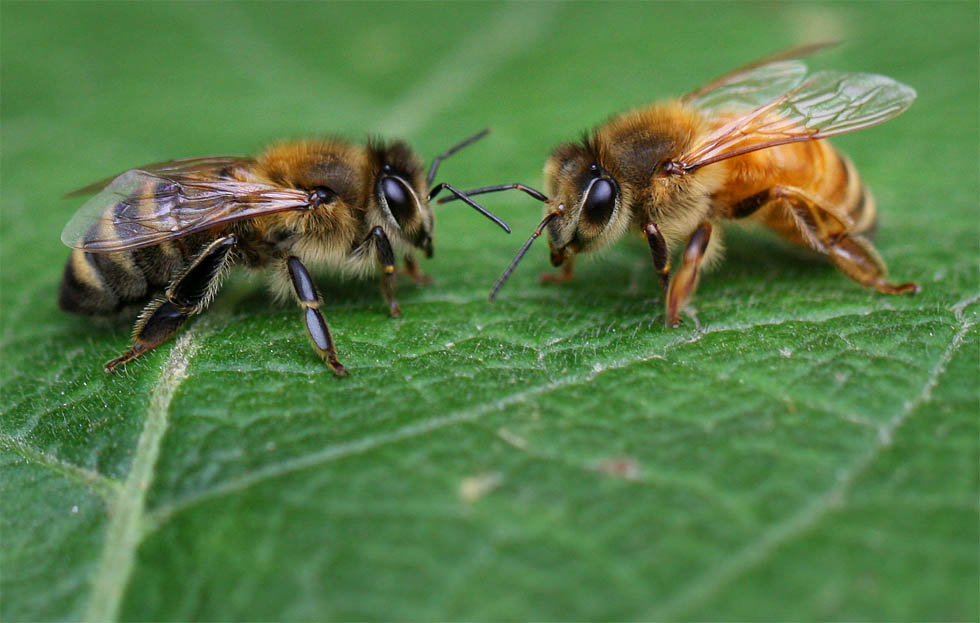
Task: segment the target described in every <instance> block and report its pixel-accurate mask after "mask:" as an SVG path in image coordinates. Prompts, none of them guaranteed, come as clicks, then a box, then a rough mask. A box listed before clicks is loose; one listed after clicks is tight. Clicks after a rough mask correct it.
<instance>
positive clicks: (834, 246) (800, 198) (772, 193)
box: [737, 186, 920, 294]
mask: <svg viewBox="0 0 980 623" xmlns="http://www.w3.org/2000/svg"><path fill="white" fill-rule="evenodd" d="M750 204H751V207H752V209H751V211H746V212H748V213H751V212H754V211H755V210H758V209H760V208H771V207H773V206H779V205H782V206H786V207H788V208H789V209H784V210H778V209H775V210H774V209H769V210H767V211H766V212H764V213H763V221H764V222H765V223H766V224H767V225H768V226H769V227H771V228H772V229H774V230H775V231H776V232H777V233H779V234H780V235H782V236H783V237H784V238H786V239H788V240H789V241H790V242H794V243H796V244H801V245H804V246H809V247H811V248H813V249H815V250H816V251H818V252H820V253H823V254H824V255H826V256H827V257H828V258H829V259H830V261H831V262H833V264H834V266H836V267H837V268H838V270H840V271H841V272H842V273H844V274H845V275H847V276H848V277H850V278H851V279H853V280H854V281H856V282H858V283H860V284H861V285H863V286H866V287H870V288H875V289H876V290H878V291H879V292H883V293H885V294H904V293H916V292H918V291H919V290H920V288H919V285H918V284H916V283H913V282H907V283H898V284H896V283H892V282H890V281H888V280H887V279H886V278H885V276H886V274H887V268H886V267H885V262H884V260H882V259H881V256H880V255H879V254H878V251H877V250H876V249H875V248H874V245H873V244H871V241H870V240H868V239H867V238H865V237H864V236H863V235H861V234H860V233H854V232H853V231H852V227H853V225H852V223H851V221H850V218H849V217H847V216H844V215H842V214H841V213H840V210H838V209H836V208H835V207H834V206H832V205H827V204H826V203H825V202H823V201H822V200H820V199H819V198H817V197H814V196H812V195H810V194H809V193H806V192H805V191H802V190H800V189H797V188H793V187H788V186H776V187H773V188H770V189H769V190H766V191H763V192H762V193H759V194H758V195H757V196H754V197H750V198H749V199H747V200H745V201H743V202H742V203H741V204H740V205H750ZM744 215H747V214H739V215H737V216H744Z"/></svg>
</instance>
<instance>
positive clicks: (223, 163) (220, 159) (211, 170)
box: [65, 156, 252, 199]
mask: <svg viewBox="0 0 980 623" xmlns="http://www.w3.org/2000/svg"><path fill="white" fill-rule="evenodd" d="M251 162H252V160H251V159H250V158H247V157H245V156H201V157H199V158H183V159H181V160H167V161H166V162H154V163H153V164H144V165H143V166H139V167H136V170H139V171H146V172H147V173H156V174H158V175H190V174H195V173H196V174H198V175H200V176H202V177H205V176H207V175H209V174H210V175H216V174H217V173H218V172H220V171H221V170H222V169H226V168H228V167H236V166H244V165H247V164H249V163H251ZM120 175H122V173H118V174H116V175H113V176H112V177H107V178H105V179H104V180H99V181H98V182H93V183H91V184H89V185H88V186H84V187H82V188H79V189H77V190H73V191H71V192H70V193H67V194H66V195H65V199H67V198H69V197H80V196H82V195H91V194H94V193H97V192H99V191H100V190H102V189H103V188H105V187H106V186H108V185H109V184H111V183H112V181H113V180H115V179H117V178H118V177H119V176H120Z"/></svg>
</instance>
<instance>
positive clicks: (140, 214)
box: [58, 130, 510, 376]
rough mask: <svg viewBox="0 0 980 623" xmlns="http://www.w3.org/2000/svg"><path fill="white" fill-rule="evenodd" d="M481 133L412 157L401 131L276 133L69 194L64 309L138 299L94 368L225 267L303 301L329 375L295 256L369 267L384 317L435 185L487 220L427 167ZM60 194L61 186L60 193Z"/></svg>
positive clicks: (196, 309) (168, 317)
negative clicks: (372, 137)
mask: <svg viewBox="0 0 980 623" xmlns="http://www.w3.org/2000/svg"><path fill="white" fill-rule="evenodd" d="M486 133H487V131H486V130H484V131H483V132H480V133H479V134H477V135H475V136H472V137H470V138H468V139H467V140H465V141H463V142H462V143H460V144H458V145H456V146H455V147H453V148H451V149H449V150H448V151H446V152H445V153H443V154H441V155H440V156H437V157H436V158H435V159H434V160H433V161H432V164H431V166H430V167H429V171H428V173H427V174H425V173H423V168H422V164H421V162H420V161H419V159H418V157H417V156H416V155H415V154H414V153H413V152H412V150H411V149H410V148H409V147H408V146H407V145H406V144H405V143H403V142H401V141H394V142H388V143H385V142H370V143H369V144H367V145H354V144H350V143H347V142H344V141H340V140H306V141H294V142H287V143H282V144H280V145H276V146H273V147H270V148H269V149H267V150H266V151H265V152H264V153H262V154H261V155H259V156H257V157H254V158H249V157H240V156H207V157H203V158H192V159H187V160H175V161H171V162H164V163H157V164H152V165H147V166H143V167H139V168H136V169H132V170H130V171H126V172H125V173H122V174H121V175H119V176H117V177H115V178H111V179H108V180H104V181H102V182H98V183H96V184H93V185H91V186H87V187H85V188H83V189H80V190H78V191H75V192H74V193H71V195H78V194H86V193H94V192H98V194H97V195H96V196H95V197H93V198H92V199H91V200H89V201H88V202H87V203H86V204H85V205H84V206H82V208H81V209H80V210H79V211H78V213H77V214H75V216H74V217H73V218H72V220H71V221H70V222H69V223H68V225H67V226H66V227H65V230H64V232H63V233H62V236H61V239H62V241H64V243H65V244H67V245H68V246H70V247H73V250H72V253H71V257H70V258H69V260H68V263H67V264H66V266H65V273H64V279H63V280H62V282H61V290H60V295H59V299H58V302H59V305H60V306H61V308H62V309H63V310H65V311H69V312H74V313H79V314H90V315H107V314H111V313H114V312H117V311H119V310H120V309H122V308H123V307H126V306H129V305H131V304H140V305H145V307H144V308H143V311H142V313H141V314H140V315H139V319H138V321H137V322H136V326H135V328H134V330H133V344H132V346H131V347H130V348H129V349H128V350H127V351H126V352H125V353H123V354H122V355H120V356H119V357H116V358H115V359H113V360H112V361H109V362H108V363H107V364H106V365H105V369H106V371H107V372H112V371H113V370H115V369H116V367H117V366H119V365H121V364H125V363H126V362H129V361H131V360H133V359H135V358H137V357H139V356H140V355H142V354H144V353H146V352H148V351H150V350H152V349H153V348H155V347H157V346H158V345H160V344H161V343H163V342H164V341H165V340H167V339H168V338H169V337H170V336H172V335H173V334H174V333H175V332H176V331H177V330H178V329H180V327H181V326H182V325H183V324H184V323H185V322H186V321H187V319H188V318H190V317H191V316H193V315H194V314H198V313H200V312H202V311H204V309H205V308H206V307H207V306H208V304H209V303H210V302H211V300H212V298H213V297H214V295H215V293H216V292H217V290H218V287H219V284H220V282H221V278H222V276H223V275H224V274H225V273H226V272H227V269H228V268H229V267H231V266H233V265H236V264H239V265H244V266H246V267H249V268H264V269H268V270H270V271H271V272H272V273H273V276H274V277H275V278H274V280H273V283H274V289H275V290H276V291H277V293H278V294H280V295H283V294H285V293H287V292H289V291H290V290H291V291H292V292H293V293H294V294H295V296H296V298H297V300H298V301H299V304H300V306H301V307H302V308H303V313H304V318H305V322H306V328H307V330H308V333H309V337H310V340H311V341H312V343H313V347H314V348H315V349H316V351H317V353H318V354H319V355H320V356H321V357H322V358H324V359H325V360H326V362H327V363H328V364H329V365H330V367H331V368H332V370H333V372H334V373H335V374H336V375H338V376H344V375H346V374H347V371H346V370H345V368H344V366H343V365H341V363H340V362H339V361H338V360H337V354H336V352H335V349H334V343H333V340H332V338H331V336H330V331H329V329H328V328H327V323H326V321H325V320H324V318H323V315H322V314H321V313H320V311H319V307H320V295H319V294H318V293H317V290H316V287H315V286H314V283H313V280H312V278H311V277H310V274H309V272H308V271H307V269H306V266H305V265H306V264H311V265H315V266H322V267H325V268H329V269H333V270H335V271H338V272H340V273H344V274H348V275H365V274H368V273H370V272H372V271H374V270H377V269H380V271H381V285H382V292H383V294H384V297H385V299H386V300H387V303H388V308H389V313H390V314H391V316H393V317H394V316H398V315H400V313H401V311H400V308H399V306H398V302H397V301H396V299H395V279H396V259H395V258H396V255H399V254H400V255H402V256H403V258H404V263H405V270H406V272H407V274H408V275H409V276H410V277H411V278H413V279H414V280H416V281H418V282H425V281H426V280H427V277H426V276H425V275H424V274H423V273H422V272H421V271H420V270H419V267H418V264H417V263H416V261H415V259H414V256H415V253H416V252H418V251H421V252H422V253H424V254H425V256H426V257H431V256H432V232H433V226H434V216H433V212H432V209H431V207H430V201H431V200H432V199H433V198H434V197H435V196H436V195H437V194H439V192H440V191H442V190H446V191H448V192H450V193H453V194H455V195H457V196H459V197H460V199H462V200H464V201H465V202H466V203H467V204H469V205H470V206H471V207H473V208H475V209H476V210H478V211H480V212H481V213H482V214H484V215H485V216H487V217H488V218H490V219H491V220H492V221H494V222H495V223H497V224H498V225H499V226H500V227H502V228H503V229H504V230H505V231H507V232H508V233H509V232H510V229H509V228H508V227H507V225H506V224H504V223H503V222H502V221H501V220H500V219H498V218H497V217H496V216H494V215H493V214H491V213H490V212H488V211H486V210H485V209H484V208H483V207H482V206H480V205H479V204H477V203H476V202H474V201H473V200H472V199H469V198H467V197H466V196H465V195H462V193H460V192H459V191H458V190H456V189H455V188H454V187H452V186H451V185H449V184H446V183H441V184H437V185H435V186H432V182H433V180H434V178H435V175H436V171H437V169H438V166H439V163H440V162H441V161H442V160H443V159H444V158H446V157H448V156H450V155H452V154H453V153H455V152H457V151H458V150H460V149H462V148H463V147H466V146H467V145H469V144H471V143H473V142H474V141H476V140H478V139H480V138H482V137H483V136H484V135H486ZM71 195H70V196H71Z"/></svg>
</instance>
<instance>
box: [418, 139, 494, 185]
mask: <svg viewBox="0 0 980 623" xmlns="http://www.w3.org/2000/svg"><path fill="white" fill-rule="evenodd" d="M489 133H490V128H485V129H483V130H481V131H479V132H477V133H476V134H474V135H473V136H471V137H469V138H468V139H466V140H465V141H463V142H461V143H458V144H456V145H453V146H452V147H450V148H449V149H447V150H446V151H444V152H442V153H441V154H439V155H438V156H436V157H435V158H433V159H432V164H431V165H429V173H428V174H426V176H425V185H426V186H432V180H434V179H436V171H438V170H439V164H440V163H441V162H442V161H443V160H445V159H446V158H448V157H449V156H452V155H453V154H455V153H456V152H457V151H459V150H460V149H462V148H464V147H468V146H470V145H472V144H473V143H475V142H477V141H478V140H480V139H481V138H483V137H484V136H486V135H487V134H489Z"/></svg>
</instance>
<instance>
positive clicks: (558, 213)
mask: <svg viewBox="0 0 980 623" xmlns="http://www.w3.org/2000/svg"><path fill="white" fill-rule="evenodd" d="M535 192H536V191H535ZM564 211H565V206H564V204H559V206H558V207H557V208H556V209H555V211H554V212H549V213H548V215H547V216H545V217H544V220H542V221H541V224H540V225H538V228H537V229H535V230H534V233H533V234H531V237H530V238H528V239H527V242H525V243H524V246H522V247H521V250H520V251H518V252H517V255H516V256H514V261H512V262H511V263H510V266H508V267H507V270H505V271H504V272H503V274H502V275H500V278H499V279H497V282H496V283H495V284H493V289H491V290H490V302H491V303H492V302H493V300H494V299H495V298H497V292H500V288H502V287H504V284H505V283H507V280H508V279H510V275H511V273H513V272H514V269H515V268H517V264H518V263H520V261H521V260H522V259H524V255H525V254H526V253H527V250H528V249H530V248H531V244H532V243H533V242H534V241H535V240H536V239H537V238H538V237H539V236H540V235H541V233H542V232H543V231H544V228H545V227H547V226H548V223H550V222H551V221H552V220H553V219H554V218H556V217H558V216H561V215H562V213H563V212H564Z"/></svg>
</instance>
